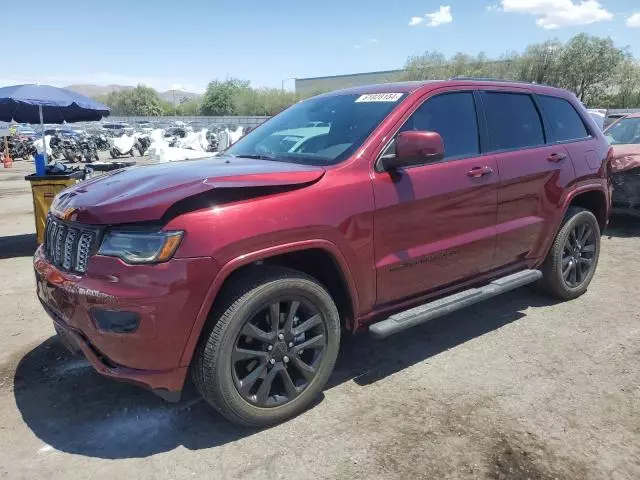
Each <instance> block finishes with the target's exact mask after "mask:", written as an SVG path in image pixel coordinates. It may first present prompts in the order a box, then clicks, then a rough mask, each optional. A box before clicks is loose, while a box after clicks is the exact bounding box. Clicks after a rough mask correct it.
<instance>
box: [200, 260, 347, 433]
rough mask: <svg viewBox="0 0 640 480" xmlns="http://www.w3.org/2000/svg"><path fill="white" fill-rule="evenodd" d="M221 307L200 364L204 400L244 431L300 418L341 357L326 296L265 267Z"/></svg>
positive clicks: (336, 323)
mask: <svg viewBox="0 0 640 480" xmlns="http://www.w3.org/2000/svg"><path fill="white" fill-rule="evenodd" d="M222 300H223V302H224V303H223V304H222V305H220V306H218V308H217V309H214V311H213V312H212V318H210V321H212V322H215V323H212V324H211V325H212V326H210V327H209V330H207V331H205V332H204V333H203V336H202V338H201V341H200V344H199V346H198V349H197V351H196V354H195V358H194V365H193V376H194V380H195V384H196V387H197V388H198V390H199V391H200V394H201V395H202V396H203V398H204V399H205V400H206V401H207V402H209V403H210V404H211V405H213V406H214V407H215V408H216V409H217V410H218V411H219V412H220V413H221V414H222V415H224V416H225V417H226V418H227V419H229V420H231V421H233V422H236V423H239V424H242V425H245V426H252V427H263V426H267V425H272V424H275V423H279V422H282V421H284V420H287V419H289V418H291V417H294V416H295V415H298V414H299V413H301V412H302V411H303V410H305V408H307V407H308V406H309V404H310V403H311V402H312V401H313V400H314V399H315V398H316V397H317V396H318V394H319V393H320V392H321V391H322V388H323V387H324V385H325V383H326V382H327V380H328V379H329V375H330V374H331V371H332V370H333V367H334V365H335V361H336V358H337V355H338V349H339V345H340V319H339V315H338V310H337V308H336V306H335V303H334V302H333V300H332V298H331V296H330V295H329V293H328V292H327V290H326V289H325V288H324V287H323V286H322V285H320V284H319V283H318V282H317V281H316V280H315V279H313V278H311V277H309V276H307V275H304V274H302V273H300V272H298V271H295V270H290V269H286V268H279V267H260V268H259V269H255V270H252V271H250V272H248V273H247V274H244V275H241V276H239V277H237V278H235V279H232V284H231V286H230V287H228V288H226V289H225V291H224V292H223V297H222Z"/></svg>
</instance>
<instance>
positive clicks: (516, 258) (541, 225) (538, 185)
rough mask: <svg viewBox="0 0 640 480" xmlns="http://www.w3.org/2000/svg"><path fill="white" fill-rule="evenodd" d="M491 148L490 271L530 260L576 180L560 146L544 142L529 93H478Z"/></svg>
mask: <svg viewBox="0 0 640 480" xmlns="http://www.w3.org/2000/svg"><path fill="white" fill-rule="evenodd" d="M482 105H483V108H484V113H485V117H486V121H487V129H488V133H489V143H490V147H491V151H492V152H493V154H494V156H495V158H496V161H497V164H498V172H499V177H500V182H499V185H498V220H497V227H496V228H497V246H496V257H495V265H494V267H496V268H497V267H502V266H506V265H509V264H511V263H518V262H523V261H529V262H530V261H532V260H533V259H535V258H538V257H539V256H540V255H542V254H543V253H541V252H542V248H541V246H542V244H543V243H544V240H545V239H546V238H548V236H549V234H550V233H551V231H552V230H553V229H554V228H555V219H556V214H557V209H558V204H559V201H560V199H561V196H562V194H563V192H564V190H565V188H566V186H567V184H568V183H569V182H571V180H572V179H573V178H574V177H575V172H574V170H573V165H572V163H571V159H570V158H569V156H568V155H567V151H566V149H565V148H564V147H563V146H562V145H552V144H549V143H548V137H549V134H548V132H547V131H546V130H545V128H544V124H543V119H542V115H541V111H540V108H539V105H538V104H537V102H536V100H535V98H534V96H533V95H532V94H531V92H528V91H505V90H493V91H485V92H482Z"/></svg>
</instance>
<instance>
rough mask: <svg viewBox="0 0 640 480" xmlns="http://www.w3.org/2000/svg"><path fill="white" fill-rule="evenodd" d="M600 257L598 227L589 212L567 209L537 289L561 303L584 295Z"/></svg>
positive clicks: (543, 267) (580, 209)
mask: <svg viewBox="0 0 640 480" xmlns="http://www.w3.org/2000/svg"><path fill="white" fill-rule="evenodd" d="M599 256H600V225H599V224H598V220H597V219H596V217H595V216H594V215H593V213H591V212H590V211H589V210H587V209H584V208H580V207H570V208H569V210H568V211H567V214H566V216H565V218H564V221H563V223H562V226H561V228H560V231H559V232H558V235H557V236H556V239H555V240H554V242H553V245H552V247H551V250H550V251H549V253H548V254H547V258H546V259H545V261H544V264H543V265H542V280H541V282H540V286H541V287H542V288H543V290H545V291H546V292H547V293H549V294H551V295H552V296H554V297H556V298H559V299H561V300H571V299H574V298H577V297H579V296H580V295H582V294H583V293H585V292H586V291H587V288H588V287H589V284H590V283H591V280H592V279H593V275H594V274H595V271H596V266H597V264H598V258H599Z"/></svg>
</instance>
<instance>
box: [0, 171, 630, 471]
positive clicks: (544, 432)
mask: <svg viewBox="0 0 640 480" xmlns="http://www.w3.org/2000/svg"><path fill="white" fill-rule="evenodd" d="M28 168H29V167H28V166H25V165H18V164H16V168H14V169H13V170H11V171H9V170H2V169H0V205H1V206H2V210H1V212H0V272H1V273H2V275H1V276H0V305H1V306H2V310H1V313H0V321H1V322H2V328H0V478H10V479H17V478H25V479H34V478H46V479H52V480H53V479H58V478H65V479H71V480H73V479H80V478H83V479H84V478H95V479H99V478H109V479H117V478H135V479H146V478H174V479H182V478H204V476H205V475H206V478H222V479H227V478H285V477H286V478H297V479H307V478H332V479H334V478H335V479H418V478H424V479H441V478H493V479H523V480H524V479H527V478H529V479H535V480H539V479H545V480H546V479H555V478H557V479H638V478H640V388H639V385H640V368H639V367H640V295H638V285H640V255H638V252H639V251H640V222H638V221H635V222H634V221H632V220H623V221H620V220H617V221H616V222H615V223H614V226H613V228H610V230H609V231H608V232H607V233H606V236H605V237H603V245H602V255H601V258H600V264H599V267H598V272H597V274H596V277H595V280H594V282H593V284H592V286H591V288H590V290H589V292H588V293H587V294H586V295H585V296H583V297H581V298H580V299H578V300H575V301H573V302H569V303H554V302H552V301H550V300H549V299H547V298H546V297H544V296H540V295H538V294H537V293H535V292H534V291H533V290H531V289H522V290H520V291H517V292H513V293H511V294H508V295H506V296H503V297H501V298H497V299H494V300H493V301H490V302H488V303H485V304H481V305H480V306H477V307H474V308H472V309H469V310H466V311H463V312H460V313H458V314H456V315H452V316H449V317H447V318H444V319H441V320H439V321H436V322H433V323H431V324H429V325H425V326H423V327H419V328H417V329H414V330H412V331H409V332H406V333H405V334H401V335H398V336H396V337H394V338H392V339H391V340H390V341H388V342H376V341H373V340H372V339H370V338H369V337H368V336H366V335H362V336H359V337H356V338H355V339H349V340H348V341H347V342H345V344H344V345H343V352H342V354H341V356H340V359H339V363H338V367H337V370H336V372H335V374H334V375H333V377H332V379H331V381H330V385H329V386H328V387H327V388H326V389H325V392H324V395H323V397H322V398H320V399H319V400H318V403H317V404H316V405H315V406H314V408H312V409H311V410H309V411H308V412H307V413H305V414H303V415H301V416H300V417H298V418H296V419H294V420H292V421H290V422H288V423H285V424H283V425H280V426H277V427H274V428H270V429H266V430H262V431H256V430H247V429H242V428H238V427H235V426H233V425H231V424H229V423H227V422H226V421H225V420H224V419H222V418H221V417H220V416H219V415H218V414H217V413H216V412H215V411H213V410H212V409H211V408H209V407H208V406H207V405H206V404H205V403H204V402H203V401H200V400H199V399H198V398H197V396H196V395H195V394H194V392H193V391H192V390H189V391H188V392H187V394H186V395H185V396H184V398H183V400H182V401H181V402H180V403H179V404H177V405H170V404H166V403H164V402H163V401H162V400H160V399H159V398H156V397H155V396H154V395H153V394H151V393H149V392H147V391H144V390H141V389H138V388H136V387H134V386H130V385H125V384H119V383H114V382H113V381H111V380H107V379H103V378H101V377H100V376H98V375H97V374H96V373H94V372H93V370H92V369H91V368H89V367H88V365H87V363H86V362H85V361H84V360H82V359H80V358H74V357H71V356H69V354H67V353H66V352H65V350H64V349H63V347H62V346H61V344H60V343H59V342H58V341H57V340H56V339H55V337H53V333H54V332H53V328H52V326H51V323H50V321H49V320H48V318H47V316H46V315H45V313H44V312H43V311H42V309H41V308H40V306H39V304H38V302H37V300H36V296H35V292H34V282H33V273H32V267H31V254H32V253H33V250H34V248H35V239H34V238H35V236H34V234H33V231H34V227H33V219H32V216H31V215H32V213H31V199H30V195H29V190H28V185H27V184H26V182H24V181H23V180H22V176H23V175H24V170H25V169H28Z"/></svg>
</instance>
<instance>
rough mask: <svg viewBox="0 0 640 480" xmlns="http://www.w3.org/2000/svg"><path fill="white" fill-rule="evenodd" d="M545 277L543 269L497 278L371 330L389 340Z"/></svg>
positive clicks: (399, 316) (387, 321) (383, 321)
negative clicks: (393, 336)
mask: <svg viewBox="0 0 640 480" xmlns="http://www.w3.org/2000/svg"><path fill="white" fill-rule="evenodd" d="M540 278H542V272H541V271H540V270H523V271H521V272H518V273H514V274H511V275H508V276H506V277H502V278H498V279H497V280H494V281H493V282H491V283H489V284H488V285H485V286H484V287H480V288H470V289H469V290H464V291H462V292H458V293H455V294H453V295H449V296H448V297H443V298H439V299H438V300H434V301H433V302H429V303H425V304H423V305H420V306H418V307H415V308H412V309H410V310H405V311H404V312H400V313H396V314H395V315H391V316H390V317H389V318H387V319H386V320H382V321H380V322H377V323H374V324H373V325H371V326H370V327H369V331H370V332H371V334H372V335H373V336H374V337H376V338H386V337H388V336H389V335H393V334H394V333H398V332H402V331H403V330H406V329H408V328H411V327H415V326H416V325H420V324H422V323H426V322H428V321H430V320H433V319H435V318H438V317H442V316H444V315H448V314H449V313H452V312H455V311H456V310H460V309H462V308H465V307H468V306H470V305H473V304H475V303H479V302H482V301H483V300H487V299H489V298H492V297H495V296H497V295H500V294H502V293H506V292H509V291H511V290H514V289H516V288H518V287H522V286H523V285H527V284H529V283H533V282H535V281H537V280H539V279H540Z"/></svg>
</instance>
